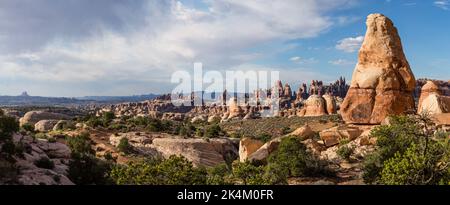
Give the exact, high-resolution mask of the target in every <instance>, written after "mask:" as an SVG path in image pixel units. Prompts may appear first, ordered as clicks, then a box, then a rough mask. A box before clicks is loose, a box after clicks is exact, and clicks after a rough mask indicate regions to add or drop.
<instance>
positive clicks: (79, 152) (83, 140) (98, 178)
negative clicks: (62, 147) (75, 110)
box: [66, 133, 112, 185]
mask: <svg viewBox="0 0 450 205" xmlns="http://www.w3.org/2000/svg"><path fill="white" fill-rule="evenodd" d="M66 141H67V144H68V146H69V148H70V149H71V151H72V154H71V155H72V159H71V160H70V163H69V171H68V173H69V179H70V180H71V181H73V182H74V183H75V184H78V185H89V184H98V185H102V184H111V183H112V181H111V180H110V178H109V176H108V173H109V172H110V170H111V167H112V162H111V161H104V160H101V159H98V158H96V157H95V150H93V149H92V147H91V143H92V142H91V139H90V138H89V134H88V133H82V134H80V135H78V136H75V137H67V138H66Z"/></svg>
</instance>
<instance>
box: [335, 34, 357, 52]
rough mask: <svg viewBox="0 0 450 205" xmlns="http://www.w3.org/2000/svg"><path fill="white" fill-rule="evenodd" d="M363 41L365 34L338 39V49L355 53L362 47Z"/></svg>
mask: <svg viewBox="0 0 450 205" xmlns="http://www.w3.org/2000/svg"><path fill="white" fill-rule="evenodd" d="M363 41H364V36H357V37H349V38H344V39H342V40H340V41H338V44H337V45H336V49H338V50H342V51H344V52H347V53H353V52H355V51H357V50H358V49H359V48H360V47H361V44H362V42H363Z"/></svg>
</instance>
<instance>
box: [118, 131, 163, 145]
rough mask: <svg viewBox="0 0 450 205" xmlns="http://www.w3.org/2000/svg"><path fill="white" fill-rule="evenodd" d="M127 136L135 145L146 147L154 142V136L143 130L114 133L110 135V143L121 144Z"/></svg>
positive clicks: (131, 143)
mask: <svg viewBox="0 0 450 205" xmlns="http://www.w3.org/2000/svg"><path fill="white" fill-rule="evenodd" d="M122 138H126V139H127V140H128V143H129V144H130V145H132V146H133V147H145V146H147V145H150V144H152V140H153V138H154V137H153V136H151V135H149V134H146V133H142V132H127V133H118V134H112V135H111V136H110V137H109V143H110V144H112V145H113V146H116V147H117V146H119V143H120V140H121V139H122Z"/></svg>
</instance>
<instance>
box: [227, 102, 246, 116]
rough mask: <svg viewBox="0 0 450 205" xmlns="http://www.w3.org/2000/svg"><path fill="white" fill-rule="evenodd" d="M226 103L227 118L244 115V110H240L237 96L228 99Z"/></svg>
mask: <svg viewBox="0 0 450 205" xmlns="http://www.w3.org/2000/svg"><path fill="white" fill-rule="evenodd" d="M228 105H229V106H228V110H229V115H228V119H229V120H231V119H234V118H242V117H244V111H243V110H242V108H241V106H239V104H238V100H237V98H232V99H230V101H229V103H228Z"/></svg>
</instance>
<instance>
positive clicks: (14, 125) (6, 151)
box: [0, 115, 22, 163]
mask: <svg viewBox="0 0 450 205" xmlns="http://www.w3.org/2000/svg"><path fill="white" fill-rule="evenodd" d="M18 131H19V123H18V122H17V120H16V119H15V118H14V117H9V116H4V115H2V116H0V143H2V144H3V145H2V146H1V150H0V160H2V159H4V160H6V161H8V162H9V163H13V162H15V159H14V156H15V155H17V154H20V155H22V152H20V150H18V149H17V148H16V146H15V144H14V143H13V141H12V135H13V133H14V132H18Z"/></svg>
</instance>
